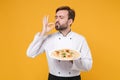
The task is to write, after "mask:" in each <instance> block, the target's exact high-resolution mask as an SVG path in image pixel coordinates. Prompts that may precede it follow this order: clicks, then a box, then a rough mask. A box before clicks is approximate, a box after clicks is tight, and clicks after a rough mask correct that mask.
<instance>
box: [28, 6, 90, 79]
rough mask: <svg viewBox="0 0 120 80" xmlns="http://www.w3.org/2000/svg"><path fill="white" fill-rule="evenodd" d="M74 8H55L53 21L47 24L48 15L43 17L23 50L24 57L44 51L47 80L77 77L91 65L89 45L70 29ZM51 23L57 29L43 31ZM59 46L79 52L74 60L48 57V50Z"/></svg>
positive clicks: (48, 27)
mask: <svg viewBox="0 0 120 80" xmlns="http://www.w3.org/2000/svg"><path fill="white" fill-rule="evenodd" d="M74 18H75V11H74V10H73V9H71V8H70V7H69V6H61V7H59V8H57V9H56V15H55V23H48V16H45V17H44V19H43V28H42V31H41V32H38V33H37V34H36V35H35V37H34V39H33V41H32V42H31V44H30V45H29V47H28V49H27V56H28V57H31V58H34V57H35V56H37V55H38V54H40V53H43V52H45V53H46V56H47V60H48V66H49V76H48V80H81V76H80V72H81V71H88V70H90V69H91V68H92V56H91V52H90V48H89V46H88V44H87V42H86V39H85V38H84V36H82V35H80V34H77V33H75V32H73V31H72V30H71V25H72V23H73V22H74ZM54 26H55V29H56V30H57V31H58V32H55V33H52V34H47V33H48V32H50V31H51V30H52V29H53V28H54ZM59 49H72V50H77V51H79V53H80V58H79V59H77V60H70V61H64V60H57V59H53V58H51V57H50V52H51V51H53V50H59Z"/></svg>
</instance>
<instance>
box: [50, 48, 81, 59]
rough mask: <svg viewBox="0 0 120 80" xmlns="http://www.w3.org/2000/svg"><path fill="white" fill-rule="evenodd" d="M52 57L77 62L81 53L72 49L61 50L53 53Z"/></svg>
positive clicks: (51, 53)
mask: <svg viewBox="0 0 120 80" xmlns="http://www.w3.org/2000/svg"><path fill="white" fill-rule="evenodd" d="M50 57H52V58H54V59H57V60H76V59H79V58H80V52H79V51H77V50H71V49H59V50H53V51H51V52H50Z"/></svg>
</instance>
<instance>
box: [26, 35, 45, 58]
mask: <svg viewBox="0 0 120 80" xmlns="http://www.w3.org/2000/svg"><path fill="white" fill-rule="evenodd" d="M45 38H46V36H43V35H41V34H40V33H37V34H36V35H35V37H34V40H33V41H32V42H31V44H30V45H29V47H28V49H27V56H29V57H32V58H34V57H35V56H36V55H38V54H39V53H42V52H43V51H44V46H43V43H44V40H45Z"/></svg>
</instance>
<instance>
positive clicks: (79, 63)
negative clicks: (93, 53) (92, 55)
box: [73, 58, 92, 71]
mask: <svg viewBox="0 0 120 80" xmlns="http://www.w3.org/2000/svg"><path fill="white" fill-rule="evenodd" d="M91 68H92V59H85V58H83V59H82V58H81V59H79V60H75V61H73V69H74V70H80V71H88V70H90V69H91Z"/></svg>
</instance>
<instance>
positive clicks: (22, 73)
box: [0, 0, 120, 80]
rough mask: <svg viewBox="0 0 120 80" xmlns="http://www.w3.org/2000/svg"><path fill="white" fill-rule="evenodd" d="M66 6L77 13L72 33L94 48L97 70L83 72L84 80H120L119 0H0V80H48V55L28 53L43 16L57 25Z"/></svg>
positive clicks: (94, 61) (92, 50) (93, 54)
mask: <svg viewBox="0 0 120 80" xmlns="http://www.w3.org/2000/svg"><path fill="white" fill-rule="evenodd" d="M62 5H68V6H70V7H72V8H73V9H75V11H76V18H75V22H74V24H73V25H72V30H73V31H75V32H77V33H80V34H82V35H84V36H85V37H86V39H87V41H88V44H89V46H90V48H91V52H92V57H93V67H92V70H90V71H89V72H82V74H81V76H82V80H120V1H119V0H0V80H47V77H48V66H47V60H46V56H45V54H41V55H39V56H37V57H36V58H34V59H31V58H28V57H27V56H26V49H27V47H28V45H29V43H30V42H31V41H32V40H33V37H34V35H35V34H36V32H39V31H41V27H42V19H43V16H45V15H49V18H50V20H49V21H50V22H53V21H54V16H55V9H56V8H57V7H59V6H62ZM54 31H55V30H53V32H54Z"/></svg>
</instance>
